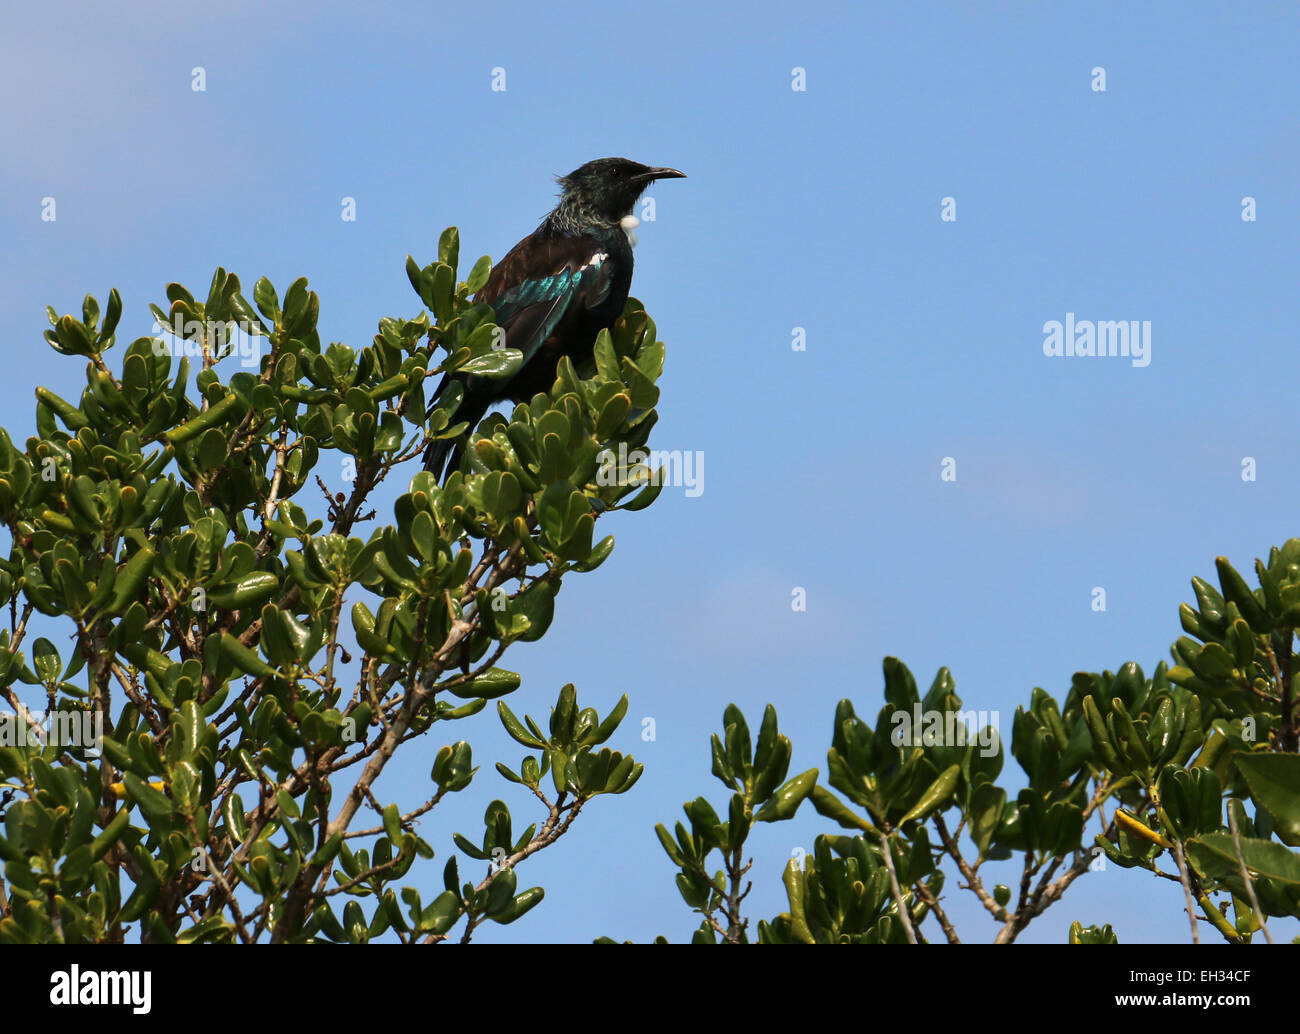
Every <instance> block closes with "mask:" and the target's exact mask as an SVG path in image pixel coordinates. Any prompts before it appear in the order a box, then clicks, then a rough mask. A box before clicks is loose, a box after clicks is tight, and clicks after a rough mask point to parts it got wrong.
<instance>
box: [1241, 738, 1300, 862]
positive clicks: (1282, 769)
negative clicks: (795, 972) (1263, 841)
mask: <svg viewBox="0 0 1300 1034" xmlns="http://www.w3.org/2000/svg"><path fill="white" fill-rule="evenodd" d="M1234 761H1235V762H1236V765H1237V771H1238V772H1240V773H1241V774H1242V775H1243V776H1244V777H1245V779H1246V785H1247V786H1249V787H1250V796H1251V798H1252V799H1253V800H1254V801H1255V803H1256V804H1258V805H1261V806H1262V807H1264V808H1265V809H1267V810H1268V813H1269V814H1270V815H1271V816H1272V817H1273V831H1274V832H1275V833H1276V834H1277V835H1278V838H1279V839H1280V840H1281V841H1282V842H1283V843H1284V844H1289V845H1290V846H1292V847H1300V754H1263V753H1260V754H1237V755H1235V757H1234Z"/></svg>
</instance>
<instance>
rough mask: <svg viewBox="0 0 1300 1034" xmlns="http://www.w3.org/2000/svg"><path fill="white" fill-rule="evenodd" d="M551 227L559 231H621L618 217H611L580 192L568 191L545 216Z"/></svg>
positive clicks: (569, 232)
mask: <svg viewBox="0 0 1300 1034" xmlns="http://www.w3.org/2000/svg"><path fill="white" fill-rule="evenodd" d="M546 221H547V222H548V223H549V224H550V225H551V227H552V228H554V229H556V230H559V231H560V232H561V233H567V234H574V233H593V232H607V233H612V232H613V231H615V230H619V231H620V232H621V229H620V226H619V220H618V219H611V218H610V217H609V216H607V215H605V214H603V213H602V212H601V211H600V209H599V208H597V207H596V206H595V205H593V204H592V203H591V201H590V199H588V198H586V197H584V196H583V195H582V194H580V193H577V192H574V191H569V192H566V193H565V194H564V196H563V197H561V198H560V203H559V204H558V205H556V206H555V209H554V211H552V212H551V214H550V215H548V216H547V217H546Z"/></svg>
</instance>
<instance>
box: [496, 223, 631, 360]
mask: <svg viewBox="0 0 1300 1034" xmlns="http://www.w3.org/2000/svg"><path fill="white" fill-rule="evenodd" d="M613 278H614V263H613V261H612V260H611V259H610V256H609V254H608V252H606V251H605V250H603V249H602V248H601V246H600V244H599V243H598V242H597V241H594V240H592V239H591V238H589V237H581V236H575V237H568V236H562V235H556V236H552V237H547V238H541V239H539V238H538V236H537V235H536V234H534V235H533V236H532V237H528V238H525V239H524V240H522V241H520V242H519V244H517V245H516V246H515V247H514V248H513V249H512V250H511V251H510V253H509V254H508V255H506V257H505V258H504V259H502V260H501V262H500V263H498V264H497V266H496V267H495V268H494V269H493V270H492V275H491V276H490V277H489V278H488V282H487V283H486V284H484V285H483V288H482V289H481V290H480V291H479V293H478V294H477V295H475V298H474V300H475V301H480V302H486V303H487V304H489V305H491V306H492V309H493V311H494V312H495V313H496V321H497V325H498V326H499V327H501V328H503V329H504V330H505V332H506V343H507V344H508V345H509V346H510V347H511V348H517V349H519V351H521V352H522V353H523V355H524V363H525V364H527V363H528V362H529V361H530V360H531V359H532V358H533V356H535V355H536V354H537V352H538V350H539V349H540V348H541V347H542V345H543V343H544V342H545V341H546V339H547V338H549V337H550V336H551V335H552V334H553V333H554V332H555V329H556V327H558V326H559V324H560V321H561V320H563V319H564V317H565V315H566V314H568V313H569V312H570V311H571V310H572V309H573V308H574V307H575V306H577V307H579V308H584V309H590V308H594V307H595V306H597V305H599V304H600V303H601V302H603V301H604V300H605V299H606V298H607V297H609V290H610V284H611V283H612V281H613Z"/></svg>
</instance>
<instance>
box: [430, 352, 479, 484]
mask: <svg viewBox="0 0 1300 1034" xmlns="http://www.w3.org/2000/svg"><path fill="white" fill-rule="evenodd" d="M449 379H450V378H446V377H444V378H443V381H442V383H441V384H439V385H438V391H437V392H436V393H435V394H434V401H433V403H432V404H431V405H430V406H429V410H430V412H432V411H433V409H434V408H435V407H436V406H437V404H438V398H439V396H441V395H442V391H443V388H444V387H446V385H447V381H448V380H449ZM491 404H492V402H491V400H490V399H487V398H482V397H479V396H476V395H470V394H466V396H465V397H464V398H463V399H462V400H461V403H460V406H459V407H457V409H456V414H455V416H454V417H453V418H452V422H453V423H457V424H458V423H460V422H461V421H466V422H467V423H468V424H469V426H468V427H467V428H465V431H464V432H463V433H462V434H460V435H458V436H457V437H455V438H437V439H435V440H434V441H431V442H430V443H429V447H428V448H427V449H425V451H424V469H425V470H427V471H429V472H430V473H431V474H432V475H433V476H434V478H435V479H437V481H438V483H439V484H443V483H445V482H446V480H447V478H448V477H450V476H451V472H452V471H453V470H459V469H460V461H461V457H462V456H463V455H464V453H465V444H466V443H467V442H468V441H469V437H470V435H471V434H473V433H474V429H475V428H476V427H478V423H479V421H480V420H482V419H483V417H484V416H486V415H487V411H488V408H489V407H490V406H491Z"/></svg>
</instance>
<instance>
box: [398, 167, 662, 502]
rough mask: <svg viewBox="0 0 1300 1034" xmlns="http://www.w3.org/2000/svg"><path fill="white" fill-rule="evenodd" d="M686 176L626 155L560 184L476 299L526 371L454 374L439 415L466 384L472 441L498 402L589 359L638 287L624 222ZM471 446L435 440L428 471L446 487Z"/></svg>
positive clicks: (546, 385) (461, 412)
mask: <svg viewBox="0 0 1300 1034" xmlns="http://www.w3.org/2000/svg"><path fill="white" fill-rule="evenodd" d="M684 176H685V173H681V172H678V171H677V170H676V169H664V168H652V167H651V166H648V165H642V164H641V163H640V162H634V161H630V160H628V159H627V158H597V159H596V160H595V161H590V162H587V164H586V165H583V166H582V167H581V168H578V169H575V170H574V171H573V172H571V173H569V174H568V175H567V176H561V177H559V184H560V186H561V187H562V188H563V192H562V193H561V195H560V203H559V204H558V205H556V206H555V209H554V210H553V211H552V212H551V213H550V214H549V215H548V216H546V218H545V219H543V220H542V223H541V225H540V226H538V227H537V229H536V230H534V231H533V232H532V233H531V234H529V235H528V236H527V237H525V238H524V239H523V240H521V241H520V242H519V243H518V244H516V245H515V246H514V247H513V248H511V249H510V252H509V253H508V254H507V255H506V257H505V258H503V259H502V260H501V261H500V262H499V263H498V264H497V265H496V266H495V267H494V268H493V270H492V275H491V276H489V277H488V281H487V283H486V284H484V285H483V287H482V289H480V290H479V292H478V294H476V295H475V296H474V300H475V301H476V302H486V303H487V304H488V305H490V306H492V308H493V310H494V312H495V313H496V322H497V326H499V327H501V329H502V330H504V331H505V334H506V346H507V347H509V348H515V349H518V350H519V351H520V352H522V353H523V356H524V360H523V365H522V366H521V367H520V368H519V372H518V373H516V374H514V375H513V376H512V377H509V378H506V379H502V380H491V379H488V378H485V377H479V376H475V375H473V374H470V375H468V376H466V375H458V374H454V373H452V374H448V375H447V376H445V377H444V378H443V379H442V383H441V384H439V385H438V390H437V392H436V393H435V395H434V401H433V403H431V405H430V407H429V408H430V412H432V411H433V408H434V406H436V405H437V401H438V397H439V396H441V395H442V393H443V391H444V390H445V389H446V388H447V386H448V384H449V383H451V382H452V381H455V382H457V383H459V384H460V386H461V387H462V388H463V389H464V398H463V399H462V400H461V403H460V407H459V408H458V409H457V411H456V414H455V418H454V420H453V422H456V423H459V422H460V421H462V420H466V421H468V422H469V430H468V431H467V432H466V433H467V434H469V433H471V432H473V430H474V428H475V427H477V426H478V422H479V421H480V420H482V419H483V416H484V414H486V413H487V411H488V410H489V409H491V408H492V407H493V406H494V405H495V404H497V403H498V402H503V401H506V400H509V401H511V402H523V401H525V400H526V399H529V398H532V396H533V395H535V394H537V393H538V392H539V391H548V390H549V389H550V387H551V385H552V384H553V383H554V382H555V368H556V365H557V364H558V363H559V361H560V357H561V356H565V355H567V356H568V357H569V358H570V359H571V360H573V362H574V363H575V364H580V363H582V362H583V361H584V360H586V359H589V358H590V357H591V354H592V349H593V346H594V345H595V343H596V335H597V334H599V333H600V331H602V330H604V329H605V328H607V327H610V326H612V325H613V323H614V321H615V320H616V319H618V317H619V316H620V315H621V314H622V312H623V304H624V303H625V302H626V301H627V294H628V289H629V288H630V287H631V284H632V243H631V241H630V240H629V239H628V233H627V230H626V229H625V228H624V225H623V220H624V218H625V217H627V216H629V215H631V213H632V206H633V205H634V204H636V200H637V198H639V197H640V196H641V194H642V192H643V191H644V190H645V189H646V187H648V186H649V185H650V184H651V183H652V182H654V181H655V180H659V179H670V178H677V177H684ZM464 441H465V438H464V437H462V438H461V440H460V442H457V441H455V440H454V439H444V440H441V441H434V442H430V443H429V448H428V450H427V451H426V452H425V454H424V466H425V469H426V470H429V471H432V472H433V475H434V477H436V478H438V480H439V481H441V480H443V478H444V475H445V474H450V473H451V471H453V470H456V469H457V468H458V467H459V466H460V456H461V449H462V448H463V444H464ZM449 456H450V460H451V462H450V463H448V457H449Z"/></svg>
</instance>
